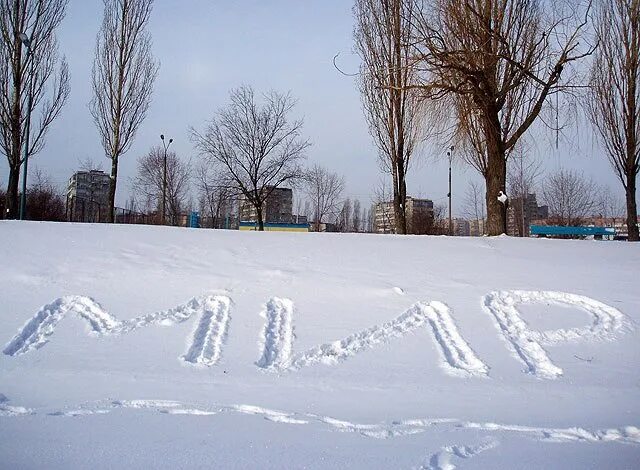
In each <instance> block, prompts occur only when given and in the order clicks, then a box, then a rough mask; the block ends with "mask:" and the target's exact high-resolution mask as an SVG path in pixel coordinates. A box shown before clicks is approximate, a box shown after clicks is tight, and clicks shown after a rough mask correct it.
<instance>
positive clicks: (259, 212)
mask: <svg viewBox="0 0 640 470" xmlns="http://www.w3.org/2000/svg"><path fill="white" fill-rule="evenodd" d="M255 208H256V212H257V214H256V215H257V217H258V231H260V232H264V219H263V217H262V204H256V205H255Z"/></svg>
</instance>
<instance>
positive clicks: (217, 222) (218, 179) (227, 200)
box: [196, 162, 236, 228]
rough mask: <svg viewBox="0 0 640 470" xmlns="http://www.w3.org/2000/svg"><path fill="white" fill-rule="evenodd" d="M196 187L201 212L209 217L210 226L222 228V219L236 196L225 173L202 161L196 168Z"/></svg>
mask: <svg viewBox="0 0 640 470" xmlns="http://www.w3.org/2000/svg"><path fill="white" fill-rule="evenodd" d="M196 187H197V189H198V193H199V198H200V205H201V207H202V209H203V211H202V212H203V214H205V217H208V218H210V219H211V228H222V227H223V224H222V219H223V217H225V216H226V215H227V214H229V213H230V212H231V211H230V209H231V206H232V205H233V202H234V200H235V198H236V194H235V192H234V191H233V188H232V184H231V183H230V182H229V181H228V178H227V175H226V173H224V171H223V169H222V168H220V167H219V166H212V165H209V164H208V163H207V162H202V163H201V164H200V165H199V166H198V168H197V170H196Z"/></svg>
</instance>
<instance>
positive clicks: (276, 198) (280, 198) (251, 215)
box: [239, 187, 293, 224]
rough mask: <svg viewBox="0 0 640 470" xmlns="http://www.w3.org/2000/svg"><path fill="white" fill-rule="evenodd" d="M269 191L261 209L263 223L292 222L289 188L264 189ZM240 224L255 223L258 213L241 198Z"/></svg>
mask: <svg viewBox="0 0 640 470" xmlns="http://www.w3.org/2000/svg"><path fill="white" fill-rule="evenodd" d="M265 191H270V193H269V195H268V196H267V198H266V200H265V202H264V205H263V207H262V220H263V222H264V223H285V224H290V223H292V222H293V214H292V210H293V209H292V208H293V191H292V190H291V189H289V188H273V187H268V188H265ZM239 212H240V221H241V222H257V221H258V213H257V212H256V209H255V207H254V206H253V204H251V202H249V200H248V199H246V198H245V197H242V198H241V199H240V205H239Z"/></svg>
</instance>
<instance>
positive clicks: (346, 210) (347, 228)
mask: <svg viewBox="0 0 640 470" xmlns="http://www.w3.org/2000/svg"><path fill="white" fill-rule="evenodd" d="M351 215H352V214H351V199H349V198H347V199H345V200H344V201H343V202H342V209H340V213H339V214H338V219H337V225H338V231H339V232H343V233H344V232H351V231H352V228H353V226H352V223H351Z"/></svg>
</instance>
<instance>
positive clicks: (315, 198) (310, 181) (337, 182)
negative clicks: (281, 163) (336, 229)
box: [304, 165, 344, 232]
mask: <svg viewBox="0 0 640 470" xmlns="http://www.w3.org/2000/svg"><path fill="white" fill-rule="evenodd" d="M343 190H344V178H343V177H341V176H339V175H338V174H337V173H333V172H331V171H329V170H327V169H326V168H323V167H321V166H320V165H314V166H313V167H311V168H310V169H309V170H308V171H307V172H306V174H305V186H304V192H305V194H306V196H307V199H308V200H309V202H310V204H311V207H312V210H313V217H314V223H315V230H316V232H319V231H320V225H321V224H322V222H323V220H324V219H325V218H326V217H331V219H332V220H335V217H336V215H337V214H338V212H339V210H340V209H339V206H340V201H341V197H342V191H343Z"/></svg>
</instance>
